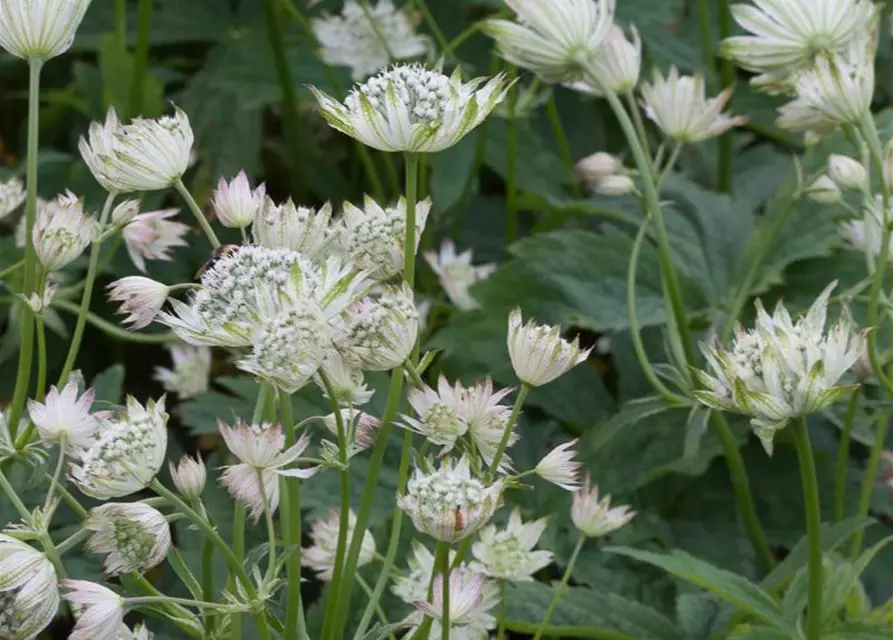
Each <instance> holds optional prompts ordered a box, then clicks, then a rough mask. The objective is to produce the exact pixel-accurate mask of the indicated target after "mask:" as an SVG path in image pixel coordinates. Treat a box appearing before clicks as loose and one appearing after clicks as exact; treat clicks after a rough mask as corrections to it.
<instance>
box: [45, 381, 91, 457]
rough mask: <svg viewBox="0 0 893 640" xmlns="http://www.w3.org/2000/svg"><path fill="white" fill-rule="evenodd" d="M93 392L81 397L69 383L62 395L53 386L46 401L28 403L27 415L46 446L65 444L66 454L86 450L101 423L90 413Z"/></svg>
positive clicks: (76, 385)
mask: <svg viewBox="0 0 893 640" xmlns="http://www.w3.org/2000/svg"><path fill="white" fill-rule="evenodd" d="M93 395H94V394H93V389H87V391H85V392H84V393H83V395H81V397H80V398H78V384H77V382H76V381H74V380H70V381H69V382H68V384H66V385H65V386H64V387H62V391H61V392H60V391H59V390H58V389H57V388H56V387H55V386H51V387H50V390H49V392H48V393H47V395H46V398H44V401H43V402H37V401H35V400H30V399H29V400H28V414H29V416H30V417H31V422H33V423H34V426H35V427H37V433H38V434H39V435H40V439H41V440H42V441H43V442H44V444H49V445H60V444H63V443H64V445H65V450H66V452H72V451H76V450H78V449H81V448H87V447H89V446H90V445H92V444H93V443H94V441H95V437H96V430H97V429H98V427H99V424H98V423H97V421H96V418H94V417H93V415H92V414H91V413H90V407H91V405H92V404H93Z"/></svg>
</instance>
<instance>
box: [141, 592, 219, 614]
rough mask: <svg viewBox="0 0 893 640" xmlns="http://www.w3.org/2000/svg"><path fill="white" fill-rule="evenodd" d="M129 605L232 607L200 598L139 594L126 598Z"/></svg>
mask: <svg viewBox="0 0 893 640" xmlns="http://www.w3.org/2000/svg"><path fill="white" fill-rule="evenodd" d="M125 602H126V604H127V606H131V607H139V606H141V605H146V604H179V605H182V606H184V607H195V608H197V609H215V610H217V611H230V607H229V606H228V605H225V604H219V603H217V602H201V601H199V600H190V599H188V598H175V597H173V596H166V595H161V596H139V597H136V598H125Z"/></svg>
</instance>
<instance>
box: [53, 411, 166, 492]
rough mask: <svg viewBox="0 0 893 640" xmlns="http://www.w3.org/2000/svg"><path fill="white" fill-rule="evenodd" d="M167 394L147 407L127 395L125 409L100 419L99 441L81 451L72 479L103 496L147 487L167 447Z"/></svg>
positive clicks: (83, 488)
mask: <svg viewBox="0 0 893 640" xmlns="http://www.w3.org/2000/svg"><path fill="white" fill-rule="evenodd" d="M167 419H168V414H167V413H166V412H165V410H164V397H162V398H161V399H160V400H158V401H157V402H156V401H154V400H149V402H148V403H147V404H146V406H145V407H143V406H142V405H141V404H140V403H139V402H137V401H136V399H135V398H134V397H133V396H128V397H127V409H126V412H125V413H122V414H120V415H117V416H115V417H113V418H110V419H104V420H101V421H100V427H99V435H98V439H97V440H96V442H95V443H94V444H93V445H91V446H90V447H89V448H87V449H82V450H81V451H80V452H79V453H78V458H79V462H78V464H74V465H72V466H71V469H70V471H69V477H70V478H71V481H72V482H73V483H74V484H76V485H77V487H78V488H79V489H80V490H81V491H82V492H83V493H85V494H86V495H88V496H91V497H93V498H97V499H99V500H108V499H109V498H123V497H124V496H127V495H130V494H131V493H135V492H137V491H140V490H141V489H145V488H146V487H147V486H148V485H149V483H150V482H152V480H153V479H154V478H155V475H156V474H157V473H158V470H159V469H161V464H162V463H163V462H164V454H165V451H166V450H167Z"/></svg>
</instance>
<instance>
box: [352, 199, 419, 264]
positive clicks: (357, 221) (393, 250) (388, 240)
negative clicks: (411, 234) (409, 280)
mask: <svg viewBox="0 0 893 640" xmlns="http://www.w3.org/2000/svg"><path fill="white" fill-rule="evenodd" d="M430 211H431V199H430V198H426V199H424V200H421V201H420V202H418V203H416V208H415V220H416V223H415V229H416V233H415V240H416V246H415V250H416V251H418V247H419V241H420V240H421V238H422V233H423V232H424V230H425V222H426V221H427V220H428V213H429V212H430ZM342 219H343V221H344V227H343V231H342V233H343V236H344V238H343V244H344V247H345V249H346V251H347V256H348V257H349V258H350V259H351V260H352V261H353V262H354V263H356V265H357V266H358V267H359V268H361V269H365V270H366V271H368V272H369V274H370V276H371V277H373V278H376V279H378V280H386V279H388V278H390V277H391V276H393V275H396V274H398V273H400V271H401V270H402V269H403V251H404V247H405V241H406V200H405V199H404V198H402V197H401V198H400V200H399V201H398V202H397V204H396V205H395V206H393V207H388V208H384V207H382V206H381V205H379V204H378V203H377V202H375V201H374V200H373V199H372V198H370V197H368V196H367V197H366V199H365V202H364V204H363V208H362V209H360V208H359V207H355V206H354V205H352V204H351V203H349V202H345V203H344V213H343V218H342Z"/></svg>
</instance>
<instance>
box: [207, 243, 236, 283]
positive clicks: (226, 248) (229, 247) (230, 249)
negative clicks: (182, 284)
mask: <svg viewBox="0 0 893 640" xmlns="http://www.w3.org/2000/svg"><path fill="white" fill-rule="evenodd" d="M241 248H242V247H241V245H238V244H222V245H220V246H219V247H217V248H216V249H214V252H213V253H212V254H211V257H210V259H209V260H208V261H207V262H206V263H205V264H203V265H202V266H201V268H200V269H199V270H198V271H196V272H195V279H196V280H198V279H199V278H201V277H202V276H203V275H204V274H205V271H207V270H208V269H210V268H211V267H213V266H214V265H215V264H217V261H218V260H220V258H222V257H224V256H231V255H232V254H234V253H236V252H237V251H238V250H239V249H241Z"/></svg>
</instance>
